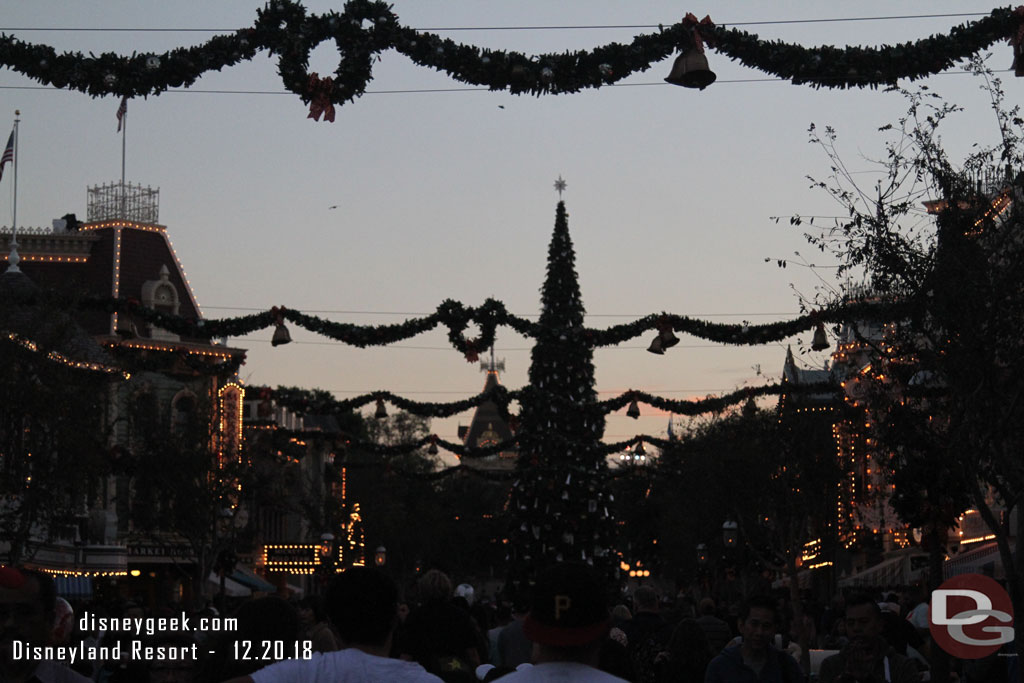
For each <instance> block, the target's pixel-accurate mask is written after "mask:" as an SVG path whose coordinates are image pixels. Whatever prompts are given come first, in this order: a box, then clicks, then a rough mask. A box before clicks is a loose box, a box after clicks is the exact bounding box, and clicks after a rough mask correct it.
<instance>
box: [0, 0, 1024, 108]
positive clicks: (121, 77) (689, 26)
mask: <svg viewBox="0 0 1024 683" xmlns="http://www.w3.org/2000/svg"><path fill="white" fill-rule="evenodd" d="M1022 16H1024V12H1022V11H1021V10H1020V9H1018V10H1010V9H1008V8H1005V9H994V10H993V11H992V13H991V14H990V15H989V16H987V17H985V18H983V19H980V20H978V21H975V22H970V23H967V24H963V25H960V26H956V27H953V28H952V29H950V31H949V33H948V34H947V35H935V36H931V37H929V38H925V39H922V40H918V41H916V42H913V43H902V44H899V45H895V46H889V45H883V46H882V47H877V48H864V47H858V46H848V47H834V46H829V45H826V46H820V47H812V48H807V47H803V46H800V45H791V44H787V43H783V42H780V41H766V40H763V39H761V38H759V37H758V36H757V35H754V34H751V33H747V32H744V31H738V30H735V29H725V28H723V27H718V26H715V25H714V24H713V23H712V22H711V20H710V18H708V17H706V18H705V19H704V20H703V21H702V22H699V23H698V22H697V20H696V17H694V16H693V15H692V14H689V15H687V16H686V17H685V18H684V19H683V20H682V21H681V22H679V23H677V24H673V25H671V26H668V27H665V26H659V31H658V32H657V33H650V34H641V35H638V36H636V37H634V38H633V40H632V41H631V42H630V43H628V44H621V43H609V44H607V45H604V46H600V47H596V48H594V49H592V50H590V51H574V52H563V53H557V54H556V53H547V54H540V55H526V54H523V53H520V52H510V51H503V50H491V49H487V48H480V47H477V46H473V45H464V44H460V43H456V42H454V41H452V40H448V39H442V38H441V37H440V36H438V35H436V34H433V33H426V32H421V31H416V30H414V29H411V28H408V27H405V26H402V25H401V24H400V23H399V21H398V17H397V16H396V15H395V14H394V13H393V12H392V11H391V9H390V7H389V6H388V5H387V4H385V3H383V2H374V1H370V0H349V2H347V3H346V4H345V7H344V9H343V11H342V12H341V13H338V12H328V13H325V14H323V15H308V14H307V13H306V10H305V8H304V7H303V6H302V5H300V4H299V3H298V2H295V1H294V0H272V1H271V2H270V3H268V4H267V5H266V7H264V9H262V10H259V11H257V18H256V22H255V24H254V25H253V26H252V27H251V28H243V29H239V30H237V31H236V32H235V33H233V34H231V35H222V36H216V37H214V38H211V39H210V40H209V41H207V42H206V43H204V44H202V45H198V46H194V47H188V48H177V49H174V50H171V51H168V52H164V53H161V54H155V53H146V54H135V53H133V54H132V55H131V56H127V57H126V56H122V55H118V54H114V53H109V52H106V53H103V54H100V55H98V56H97V55H94V54H92V53H89V55H88V56H86V55H83V54H82V53H80V52H73V53H72V52H65V53H63V54H58V53H57V51H56V50H54V49H53V48H52V47H50V46H47V45H39V44H33V43H27V42H24V41H20V40H17V39H16V38H14V37H12V36H8V35H0V65H2V66H5V67H8V68H11V69H13V70H15V71H17V72H19V73H21V74H23V75H25V76H28V77H29V78H31V79H33V80H35V81H38V82H39V83H42V84H44V85H53V86H55V87H57V88H67V89H69V90H78V91H80V92H84V93H88V94H89V95H91V96H93V97H98V96H103V95H118V96H122V97H138V96H143V97H145V96H148V95H158V94H160V93H162V92H164V91H166V90H167V89H169V88H179V87H188V86H191V85H192V84H193V83H194V82H195V81H196V79H198V78H199V77H200V76H202V75H203V74H204V73H207V72H210V71H220V70H221V69H223V68H224V67H228V66H233V65H235V64H237V63H239V62H241V61H245V60H251V59H252V58H253V57H255V56H256V54H257V53H258V52H259V51H262V50H267V51H269V52H270V53H271V54H277V55H278V71H279V73H280V75H281V80H282V82H283V84H284V87H285V88H287V89H288V90H289V91H291V92H293V93H295V94H296V95H298V96H299V97H300V98H302V100H303V102H305V103H307V104H309V106H310V112H309V117H310V118H313V119H315V120H320V118H321V117H323V118H324V120H327V121H333V120H334V113H335V112H334V107H335V105H341V104H344V103H345V102H348V101H351V100H354V99H355V98H357V97H359V96H361V95H362V94H363V93H364V92H365V91H366V87H367V84H368V83H369V81H370V79H371V78H372V67H373V63H374V61H375V60H377V59H379V54H380V53H381V52H383V51H385V50H390V49H393V50H396V51H398V52H400V53H402V54H404V55H405V56H407V57H408V58H409V59H411V60H412V61H413V62H414V63H416V64H417V65H419V66H423V67H427V68H431V69H435V70H438V71H443V72H445V73H447V74H448V75H449V76H451V77H452V78H454V79H455V80H458V81H461V82H463V83H468V84H472V85H480V86H486V87H488V88H490V89H491V90H507V91H508V92H510V93H513V94H522V93H530V94H533V95H538V96H539V95H542V94H560V93H573V92H578V91H580V90H583V89H586V88H600V87H602V86H605V85H609V84H612V83H615V82H617V81H620V80H622V79H623V78H626V77H627V76H629V75H631V74H633V73H637V72H642V71H646V70H647V69H649V68H650V67H651V66H652V65H653V64H654V63H656V62H659V61H661V60H663V59H665V58H666V57H668V56H669V55H671V54H672V53H673V52H675V51H677V50H680V51H687V50H691V49H695V48H696V49H700V50H703V43H704V42H705V41H706V42H707V44H708V45H709V46H711V47H713V48H714V49H716V50H717V51H719V52H721V53H722V54H724V55H726V56H728V57H729V58H730V59H734V60H737V61H739V62H741V63H742V64H744V65H745V66H747V67H750V68H753V69H758V70H760V71H762V72H765V73H768V74H771V75H774V76H777V77H779V78H784V79H788V80H790V81H791V82H793V83H794V84H807V85H811V86H812V87H815V88H821V87H825V88H853V87H858V88H863V87H872V88H875V87H878V86H886V85H891V84H893V83H895V82H896V81H897V80H898V79H900V78H908V79H916V78H922V77H925V76H928V75H931V74H935V73H939V72H940V71H942V70H944V69H947V68H949V67H950V66H952V65H953V64H954V63H956V62H957V61H958V60H960V59H963V58H966V57H969V56H970V55H973V54H976V53H977V52H979V51H981V50H983V49H984V48H986V47H988V46H990V45H992V44H993V43H995V42H997V41H999V40H1003V39H1008V40H1010V42H1011V43H1012V44H1013V46H1014V55H1015V62H1017V61H1018V60H1017V55H1018V52H1019V46H1020V42H1021V40H1020V28H1021V24H1022ZM323 41H333V42H334V43H335V45H336V46H337V48H338V53H339V64H338V67H337V69H336V70H335V71H334V73H333V74H332V75H330V76H325V77H320V76H319V74H317V73H309V71H308V64H309V55H310V53H311V52H312V50H313V49H314V48H315V47H316V46H317V45H319V44H320V43H321V42H323Z"/></svg>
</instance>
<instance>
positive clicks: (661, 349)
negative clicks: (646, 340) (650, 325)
mask: <svg viewBox="0 0 1024 683" xmlns="http://www.w3.org/2000/svg"><path fill="white" fill-rule="evenodd" d="M647 351H648V352H649V353H656V354H658V355H659V356H663V355H665V345H664V343H663V342H662V341H661V335H660V334H659V335H657V336H656V337H654V339H652V340H651V345H650V346H648V347H647Z"/></svg>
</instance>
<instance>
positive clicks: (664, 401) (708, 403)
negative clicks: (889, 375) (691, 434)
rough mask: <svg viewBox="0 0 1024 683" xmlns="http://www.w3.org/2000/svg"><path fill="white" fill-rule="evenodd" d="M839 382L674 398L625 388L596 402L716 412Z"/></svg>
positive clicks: (611, 407)
mask: <svg viewBox="0 0 1024 683" xmlns="http://www.w3.org/2000/svg"><path fill="white" fill-rule="evenodd" d="M838 390H839V386H838V385H836V384H833V383H832V382H816V383H814V384H801V385H792V384H789V383H784V384H765V385H763V386H759V387H747V388H744V389H737V390H736V391H733V392H731V393H729V394H725V395H723V396H708V397H707V398H697V399H682V400H674V399H669V398H662V397H661V396H654V395H652V394H648V393H646V392H643V391H633V390H630V391H627V392H625V393H623V394H620V395H618V396H616V397H615V398H610V399H608V400H606V401H601V402H600V403H599V404H598V405H600V406H601V409H602V411H603V412H605V413H612V412H615V411H616V410H619V409H621V408H622V407H623V406H625V405H626V404H627V403H631V402H633V401H636V402H638V403H646V404H647V405H650V406H653V407H655V408H659V409H661V410H664V411H666V412H669V413H673V414H675V415H689V416H693V415H702V414H704V413H719V412H721V411H723V410H725V409H726V408H728V407H729V406H733V405H737V404H739V403H741V402H743V401H747V400H750V399H752V398H755V397H757V396H781V395H787V396H789V395H794V394H816V393H818V394H820V393H824V392H828V393H836V392H837V391H838Z"/></svg>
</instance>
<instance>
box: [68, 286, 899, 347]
mask: <svg viewBox="0 0 1024 683" xmlns="http://www.w3.org/2000/svg"><path fill="white" fill-rule="evenodd" d="M80 306H81V307H83V308H86V309H99V310H103V311H106V312H108V313H115V312H116V313H129V314H132V315H135V316H138V317H139V318H141V319H142V320H144V321H145V322H148V323H152V324H154V325H156V326H158V327H161V328H163V329H165V330H169V331H171V332H174V333H176V334H180V335H182V336H189V337H205V338H209V337H221V336H231V337H238V336H241V335H245V334H250V333H252V332H257V331H259V330H262V329H265V328H268V327H272V326H274V325H278V324H281V323H282V322H283V321H284V320H288V321H291V322H294V323H295V324H297V325H299V326H300V327H303V328H305V329H307V330H309V331H310V332H314V333H316V334H319V335H321V336H324V337H328V338H330V339H334V340H336V341H340V342H342V343H344V344H348V345H350V346H356V347H360V348H365V347H368V346H384V345H387V344H393V343H395V342H399V341H403V340H405V339H409V338H411V337H415V336H416V335H418V334H421V333H423V332H427V331H429V330H432V329H434V328H435V327H437V326H438V325H444V326H445V327H447V328H448V340H449V342H450V343H451V344H452V347H453V348H455V349H456V350H457V351H459V352H460V353H462V354H463V355H465V356H466V359H467V360H469V361H470V362H476V361H477V359H478V357H479V354H480V353H481V352H482V351H484V350H485V349H487V348H488V347H490V346H491V345H492V344H493V343H494V339H495V330H496V328H497V327H498V326H499V325H505V326H508V327H510V328H512V329H513V330H514V331H516V332H517V333H519V334H521V335H523V336H525V337H529V338H533V339H536V338H538V336H539V335H541V334H542V333H543V332H544V328H542V327H541V325H540V324H538V323H534V322H531V321H529V320H526V319H525V318H520V317H518V316H515V315H512V314H511V313H509V312H508V311H506V310H505V305H504V304H503V303H502V302H500V301H495V300H493V299H487V300H486V301H485V302H484V303H483V305H481V306H479V307H477V308H473V307H467V306H464V305H463V304H461V303H459V302H458V301H452V300H450V299H448V300H445V301H443V302H442V303H441V304H440V305H439V306H438V307H437V311H436V312H434V313H432V314H430V315H428V316H425V317H422V318H413V319H410V320H407V321H405V322H403V323H397V324H393V325H378V326H374V325H353V324H350V323H338V322H333V321H330V320H324V319H322V318H319V317H317V316H312V315H306V314H304V313H302V312H300V311H296V310H294V309H290V308H285V307H283V306H282V307H274V308H272V309H270V310H268V311H264V312H262V313H253V314H249V315H245V316H240V317H235V318H221V319H219V320H207V319H199V320H197V319H194V318H185V317H181V316H177V315H173V314H169V313H164V312H162V311H158V310H155V309H151V308H146V307H145V306H143V305H142V304H141V303H140V302H139V301H138V300H136V299H128V298H110V297H101V298H97V297H92V298H88V299H83V300H82V302H81V303H80ZM912 311H913V306H912V304H910V303H888V302H851V303H847V304H845V305H843V306H840V307H835V308H830V309H826V310H822V311H816V312H811V313H806V314H804V315H801V316H799V317H797V318H794V319H792V320H784V321H780V322H774V323H764V324H760V325H749V324H747V323H742V324H739V325H737V324H727V323H715V322H710V321H707V320H699V319H696V318H690V317H688V316H684V315H673V314H669V313H658V314H652V315H647V316H644V317H643V318H640V319H639V320H636V321H634V322H632V323H625V324H622V325H616V326H614V327H609V328H606V329H593V328H584V329H583V330H582V331H581V339H580V343H583V344H586V345H589V346H593V347H600V346H612V345H616V344H621V343H622V342H625V341H629V340H630V339H633V338H635V337H638V336H640V335H641V334H643V333H644V332H647V331H649V330H659V331H661V330H663V329H665V328H670V329H672V330H674V331H676V332H683V333H686V334H689V335H692V336H694V337H698V338H700V339H705V340H707V341H713V342H719V343H722V344H738V345H751V346H752V345H760V344H768V343H771V342H776V341H781V340H783V339H786V338H788V337H792V336H793V335H795V334H798V333H800V332H806V331H807V330H810V329H812V328H814V327H817V326H818V325H820V324H825V323H830V324H837V323H840V322H843V321H849V320H878V321H891V320H900V319H903V318H905V317H906V316H907V315H909V314H910V313H911V312H912ZM471 322H472V323H475V324H476V325H477V327H478V328H479V330H480V333H479V334H478V335H477V336H476V337H473V338H467V337H466V329H467V327H468V326H469V324H470V323H471Z"/></svg>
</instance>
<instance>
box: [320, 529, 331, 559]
mask: <svg viewBox="0 0 1024 683" xmlns="http://www.w3.org/2000/svg"><path fill="white" fill-rule="evenodd" d="M333 550H334V534H332V533H331V532H329V531H327V532H324V533H322V534H320V564H327V561H328V560H329V559H330V557H331V551H333Z"/></svg>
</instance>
